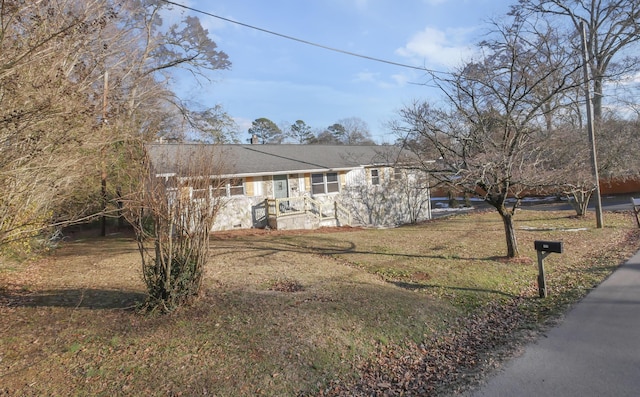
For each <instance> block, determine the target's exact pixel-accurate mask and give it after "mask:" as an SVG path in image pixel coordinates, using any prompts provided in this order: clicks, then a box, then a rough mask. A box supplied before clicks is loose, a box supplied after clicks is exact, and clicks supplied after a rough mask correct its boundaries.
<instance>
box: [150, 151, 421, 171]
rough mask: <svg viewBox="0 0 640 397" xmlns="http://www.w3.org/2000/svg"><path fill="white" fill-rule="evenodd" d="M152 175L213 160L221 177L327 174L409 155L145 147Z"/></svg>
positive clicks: (387, 162)
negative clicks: (203, 159) (201, 159)
mask: <svg viewBox="0 0 640 397" xmlns="http://www.w3.org/2000/svg"><path fill="white" fill-rule="evenodd" d="M147 148H148V152H149V156H150V158H151V162H152V164H153V166H154V170H155V172H156V174H174V173H175V174H180V173H181V169H183V168H184V166H185V164H186V163H187V162H188V161H187V160H190V159H191V160H193V159H194V158H197V157H198V156H199V155H205V156H207V157H210V158H214V159H216V160H217V161H219V163H220V164H221V165H222V167H223V168H222V169H223V171H221V173H222V174H224V175H236V176H251V175H275V174H287V173H303V172H329V171H338V170H349V169H355V168H359V167H362V166H375V165H394V164H396V162H397V161H398V160H400V161H402V162H406V159H407V158H408V157H410V156H411V155H410V153H409V152H408V151H406V150H402V149H400V148H398V147H395V146H375V145H368V146H353V145H289V144H283V145H205V144H174V143H164V144H149V145H148V146H147Z"/></svg>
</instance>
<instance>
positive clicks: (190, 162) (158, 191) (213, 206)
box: [126, 145, 226, 312]
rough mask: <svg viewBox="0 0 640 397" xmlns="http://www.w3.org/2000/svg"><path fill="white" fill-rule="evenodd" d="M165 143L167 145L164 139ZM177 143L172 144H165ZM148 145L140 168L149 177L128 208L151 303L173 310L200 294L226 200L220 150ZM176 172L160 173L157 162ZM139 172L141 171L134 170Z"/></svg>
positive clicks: (151, 306) (136, 187)
mask: <svg viewBox="0 0 640 397" xmlns="http://www.w3.org/2000/svg"><path fill="white" fill-rule="evenodd" d="M161 146H162V145H161ZM165 146H173V145H165ZM180 148H183V146H177V147H174V148H172V149H176V150H170V151H168V152H166V151H164V150H162V149H165V148H162V147H160V148H158V147H156V148H155V149H159V150H154V147H153V146H152V147H146V148H145V149H143V150H144V151H145V152H146V155H145V156H144V157H143V158H144V161H143V162H141V163H140V164H139V165H138V167H139V168H138V169H139V170H142V171H143V172H144V175H146V177H145V183H144V184H143V185H139V184H136V185H134V186H133V190H132V191H131V192H130V193H129V194H128V195H127V198H126V214H127V217H128V219H129V221H130V223H131V224H132V225H134V229H135V231H136V235H137V241H138V247H139V251H140V255H141V258H142V270H143V272H142V273H143V276H144V281H145V283H146V286H147V291H148V294H149V296H148V300H147V308H148V309H150V310H160V311H162V312H170V311H172V310H174V309H176V308H177V307H179V306H182V305H185V304H189V303H190V302H191V301H192V300H193V299H195V298H196V297H197V296H198V294H199V292H200V288H201V285H202V278H203V274H204V266H205V264H206V262H207V259H208V253H209V234H210V231H211V229H212V226H213V222H214V220H215V217H216V215H217V213H218V211H219V209H220V208H221V206H222V205H223V204H224V197H226V195H225V194H224V189H225V187H226V182H225V180H224V179H222V178H221V177H220V175H221V174H222V169H223V167H222V164H221V162H220V158H221V156H215V155H213V154H214V153H213V151H212V150H213V149H214V148H215V146H212V145H188V146H185V147H184V148H185V149H184V150H181V149H180ZM167 163H169V164H170V168H171V169H172V170H174V171H175V172H172V173H170V174H169V173H167V172H162V173H159V172H160V171H159V168H158V167H165V166H166V164H167ZM134 174H138V172H134Z"/></svg>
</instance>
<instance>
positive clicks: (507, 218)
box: [498, 208, 520, 258]
mask: <svg viewBox="0 0 640 397" xmlns="http://www.w3.org/2000/svg"><path fill="white" fill-rule="evenodd" d="M498 212H499V213H500V216H501V217H502V223H503V224H504V234H505V237H506V239H507V257H508V258H515V257H517V256H519V255H520V253H519V252H518V241H517V240H516V231H515V227H514V225H513V214H512V213H511V212H510V211H508V210H507V209H506V208H504V209H503V210H501V211H498Z"/></svg>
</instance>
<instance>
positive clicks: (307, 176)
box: [304, 174, 311, 193]
mask: <svg viewBox="0 0 640 397" xmlns="http://www.w3.org/2000/svg"><path fill="white" fill-rule="evenodd" d="M304 190H305V192H307V193H311V174H304Z"/></svg>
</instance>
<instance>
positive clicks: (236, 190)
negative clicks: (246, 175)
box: [228, 178, 244, 196]
mask: <svg viewBox="0 0 640 397" xmlns="http://www.w3.org/2000/svg"><path fill="white" fill-rule="evenodd" d="M228 185H229V193H228V195H229V196H242V195H244V183H243V181H242V178H235V179H230V180H229V183H228Z"/></svg>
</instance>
